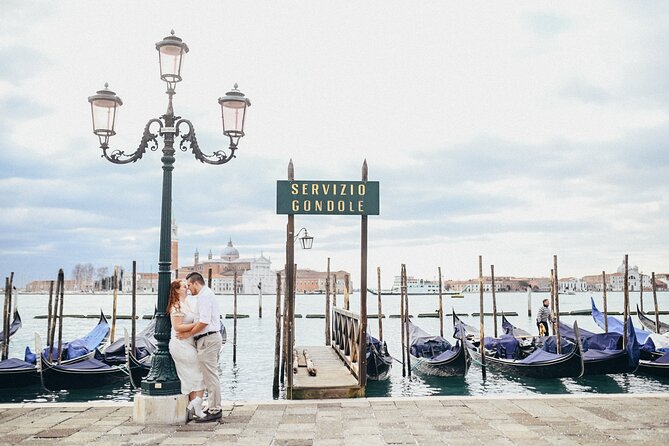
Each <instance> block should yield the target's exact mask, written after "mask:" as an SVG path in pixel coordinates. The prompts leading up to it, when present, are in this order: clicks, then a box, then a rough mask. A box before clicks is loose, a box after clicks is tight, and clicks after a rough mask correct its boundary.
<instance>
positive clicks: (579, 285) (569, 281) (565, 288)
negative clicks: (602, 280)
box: [558, 277, 588, 293]
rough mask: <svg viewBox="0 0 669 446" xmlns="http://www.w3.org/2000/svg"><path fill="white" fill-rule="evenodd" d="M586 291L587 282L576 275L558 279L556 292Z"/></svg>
mask: <svg viewBox="0 0 669 446" xmlns="http://www.w3.org/2000/svg"><path fill="white" fill-rule="evenodd" d="M585 291H588V284H587V282H585V281H584V280H582V279H577V278H576V277H567V278H564V279H559V280H558V292H560V293H582V292H585Z"/></svg>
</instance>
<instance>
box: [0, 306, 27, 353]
mask: <svg viewBox="0 0 669 446" xmlns="http://www.w3.org/2000/svg"><path fill="white" fill-rule="evenodd" d="M22 325H23V324H22V322H21V315H20V314H19V310H16V309H15V310H14V318H13V319H12V323H11V324H10V325H9V339H11V337H12V336H13V335H14V334H16V332H17V331H19V328H21V326H22ZM4 343H5V332H4V330H0V345H2V344H4Z"/></svg>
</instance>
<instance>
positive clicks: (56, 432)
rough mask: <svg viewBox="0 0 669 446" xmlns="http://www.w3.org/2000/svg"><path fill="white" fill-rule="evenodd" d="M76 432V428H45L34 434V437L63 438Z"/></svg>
mask: <svg viewBox="0 0 669 446" xmlns="http://www.w3.org/2000/svg"><path fill="white" fill-rule="evenodd" d="M75 432H78V430H77V429H47V430H45V431H42V432H40V433H38V434H36V435H35V438H63V437H69V436H70V435H72V434H74V433H75Z"/></svg>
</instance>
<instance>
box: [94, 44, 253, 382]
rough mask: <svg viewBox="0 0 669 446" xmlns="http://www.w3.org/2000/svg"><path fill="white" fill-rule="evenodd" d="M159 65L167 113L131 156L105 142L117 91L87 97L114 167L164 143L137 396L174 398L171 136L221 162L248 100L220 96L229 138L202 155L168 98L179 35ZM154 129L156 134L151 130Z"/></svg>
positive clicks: (239, 130) (176, 74)
mask: <svg viewBox="0 0 669 446" xmlns="http://www.w3.org/2000/svg"><path fill="white" fill-rule="evenodd" d="M156 49H157V50H158V60H159V64H160V78H161V79H162V80H163V81H165V83H166V84H167V92H166V93H167V95H168V104H167V111H166V112H165V114H164V115H162V116H160V117H159V118H153V119H150V120H149V122H147V124H146V126H145V127H144V134H143V136H142V140H141V141H140V143H139V147H138V148H137V150H135V151H134V152H133V153H130V154H126V153H125V152H124V151H121V150H117V149H116V150H112V149H110V147H109V138H110V137H111V136H114V135H115V134H116V131H115V130H114V124H115V121H116V112H117V110H118V108H119V107H120V106H121V105H123V101H121V99H120V98H119V97H118V96H116V93H114V92H113V91H111V90H109V86H108V85H107V84H105V88H104V89H102V90H99V91H98V92H96V94H94V95H92V96H90V97H89V98H88V102H90V104H91V115H92V119H93V133H94V134H96V135H97V136H98V138H99V140H100V148H101V149H102V156H103V157H104V158H106V159H107V160H108V161H110V162H112V163H114V164H127V163H134V162H135V161H137V160H138V159H140V158H142V155H144V153H146V149H147V148H149V149H151V150H152V151H156V150H158V136H160V137H162V139H163V142H164V145H163V149H162V152H163V156H162V158H161V159H162V162H163V190H162V208H161V219H160V256H159V261H158V265H159V266H158V303H157V306H158V310H157V313H156V340H157V350H156V352H155V355H154V357H153V361H152V363H151V370H150V372H149V374H148V376H147V377H146V379H144V380H143V381H142V393H145V394H148V395H177V394H179V393H180V391H181V388H180V382H179V378H178V377H177V374H176V370H175V368H174V362H173V361H172V357H171V356H170V353H169V348H168V342H169V338H170V320H169V316H168V315H167V314H166V309H167V308H166V307H167V302H168V297H169V288H170V280H171V230H170V227H171V221H172V170H173V169H174V160H175V159H174V154H175V148H174V143H175V138H180V141H179V149H181V150H182V151H183V152H186V151H188V150H189V149H190V150H191V151H192V152H193V155H194V156H195V158H196V159H198V160H200V161H201V162H203V163H207V164H217V165H218V164H225V163H227V162H228V161H230V160H231V159H232V158H235V151H236V150H237V144H238V143H239V139H240V138H241V137H242V136H244V118H245V115H246V109H247V108H248V107H249V106H250V105H251V102H250V101H249V100H248V98H246V97H245V96H244V94H243V93H242V92H240V91H239V90H238V89H237V84H235V87H234V89H233V90H231V91H229V92H228V93H226V95H225V96H223V97H221V98H219V100H218V103H219V104H220V106H221V114H222V118H223V134H224V135H226V136H227V137H228V138H229V140H230V145H229V147H228V151H227V153H226V152H225V151H223V150H218V151H216V152H214V153H213V154H211V155H207V154H205V153H203V152H202V151H201V150H200V146H199V145H198V142H197V138H196V137H195V128H194V127H193V124H192V123H191V122H190V121H189V120H188V119H183V118H181V117H180V116H175V114H174V110H173V108H172V97H173V96H174V93H175V88H176V84H177V83H179V82H181V80H182V78H181V67H182V65H183V56H184V55H185V54H186V53H188V45H186V44H185V43H184V42H183V41H182V40H181V39H180V38H179V37H177V36H175V35H174V31H172V32H171V35H169V36H167V37H165V38H164V39H163V40H161V41H160V42H158V43H156ZM152 128H153V129H155V133H154V132H153V131H152V130H151V129H152Z"/></svg>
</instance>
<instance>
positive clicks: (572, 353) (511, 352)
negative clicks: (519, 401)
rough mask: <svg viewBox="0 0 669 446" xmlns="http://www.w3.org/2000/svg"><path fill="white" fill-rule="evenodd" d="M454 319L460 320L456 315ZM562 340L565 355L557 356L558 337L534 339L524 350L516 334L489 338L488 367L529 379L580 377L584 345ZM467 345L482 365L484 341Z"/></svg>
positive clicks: (486, 359)
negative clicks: (482, 345)
mask: <svg viewBox="0 0 669 446" xmlns="http://www.w3.org/2000/svg"><path fill="white" fill-rule="evenodd" d="M453 317H454V320H456V316H455V314H454V315H453ZM456 331H457V330H456ZM574 332H576V333H578V324H577V323H576V322H574ZM562 339H563V342H562V343H561V344H562V351H563V352H562V353H561V354H558V353H553V351H555V347H556V338H555V336H543V337H538V336H537V337H533V338H532V341H531V344H530V345H527V346H525V347H522V348H521V345H520V341H519V340H518V339H517V338H516V337H514V336H513V335H509V334H504V335H502V336H501V337H499V338H489V337H486V338H485V339H484V340H483V342H484V346H485V361H486V365H490V366H491V367H494V368H495V369H497V370H500V371H502V372H505V373H509V374H512V375H515V376H522V377H528V378H539V379H544V378H578V377H580V376H581V375H583V370H584V366H583V356H582V353H581V352H582V348H581V345H580V342H579V341H577V342H570V341H569V340H567V339H566V338H562ZM466 345H467V348H468V349H469V351H470V353H471V355H472V357H473V358H474V359H475V360H477V361H479V362H480V361H481V342H480V339H476V338H475V337H474V338H471V340H469V341H467V342H466Z"/></svg>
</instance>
